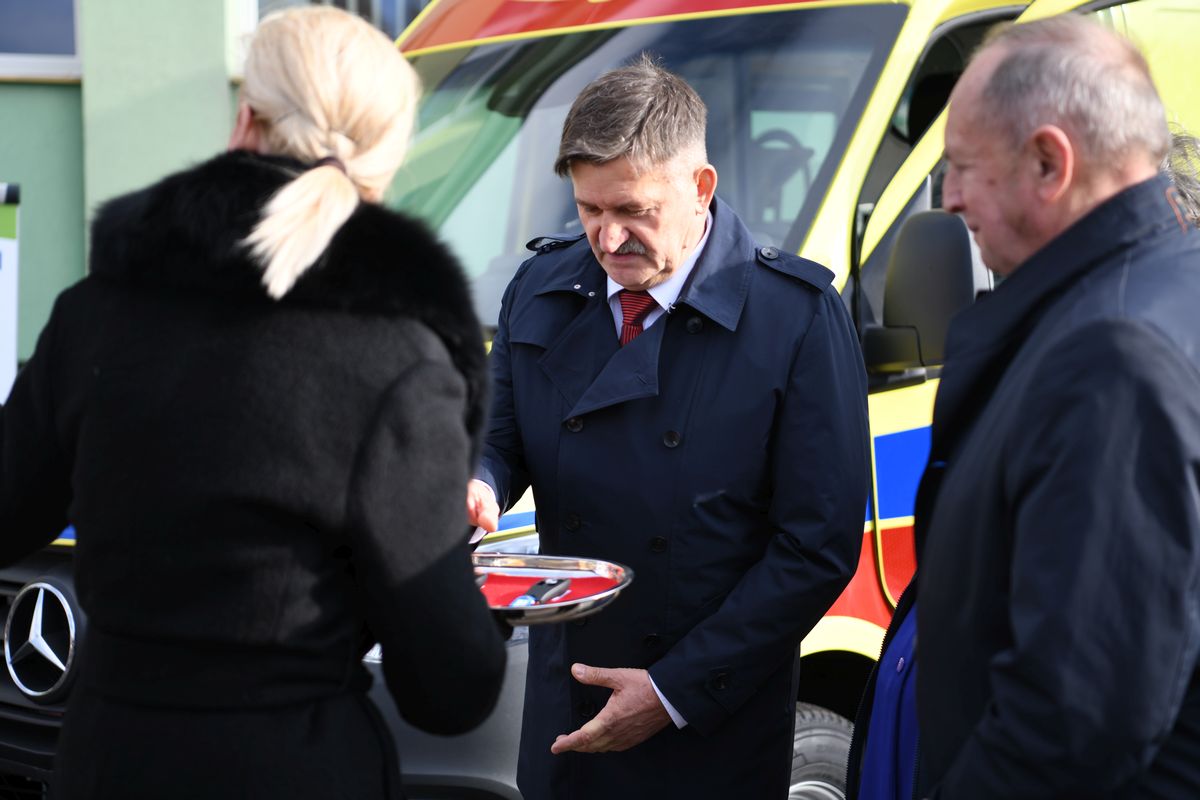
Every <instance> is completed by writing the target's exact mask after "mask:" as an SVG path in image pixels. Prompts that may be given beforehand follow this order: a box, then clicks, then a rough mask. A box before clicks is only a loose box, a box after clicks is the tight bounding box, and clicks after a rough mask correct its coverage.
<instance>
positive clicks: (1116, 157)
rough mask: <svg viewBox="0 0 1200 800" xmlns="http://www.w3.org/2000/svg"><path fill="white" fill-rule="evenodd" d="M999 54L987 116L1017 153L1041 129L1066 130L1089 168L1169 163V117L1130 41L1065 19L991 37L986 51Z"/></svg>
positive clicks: (1076, 18)
mask: <svg viewBox="0 0 1200 800" xmlns="http://www.w3.org/2000/svg"><path fill="white" fill-rule="evenodd" d="M994 47H1001V48H1003V49H1004V50H1005V51H1007V52H1006V53H1005V55H1004V56H1003V57H1002V58H1001V60H1000V62H999V64H998V65H997V66H996V68H995V70H994V71H993V72H992V74H991V76H990V78H989V80H988V82H987V85H986V86H985V87H984V89H983V98H984V101H985V102H984V108H985V112H984V113H985V114H986V115H987V116H988V119H987V120H986V122H987V124H988V125H989V127H991V128H992V129H993V130H997V131H1001V132H1003V133H1004V134H1005V135H1007V137H1008V139H1009V142H1010V144H1011V145H1012V146H1013V147H1014V148H1015V147H1018V146H1020V144H1021V143H1022V142H1024V141H1025V140H1026V139H1027V138H1028V137H1029V136H1030V135H1031V134H1032V133H1033V132H1034V131H1035V130H1036V129H1037V128H1038V127H1039V126H1041V125H1045V124H1062V125H1063V127H1064V128H1067V129H1068V131H1069V133H1071V134H1073V135H1074V137H1076V138H1077V144H1078V146H1079V148H1080V150H1081V151H1082V155H1083V156H1084V157H1086V158H1087V159H1088V160H1089V162H1090V163H1092V164H1111V165H1116V166H1120V165H1124V164H1125V163H1127V161H1128V159H1129V157H1130V156H1131V155H1133V154H1144V155H1146V156H1147V157H1148V158H1149V159H1150V160H1151V161H1152V162H1153V163H1158V162H1160V161H1161V160H1162V159H1163V157H1164V156H1165V155H1166V153H1167V150H1168V149H1169V148H1170V145H1171V137H1170V132H1169V130H1168V128H1167V122H1166V111H1165V110H1164V108H1163V104H1162V100H1161V99H1160V98H1159V96H1158V91H1157V90H1156V89H1155V87H1154V81H1153V79H1152V78H1151V77H1150V68H1149V66H1148V65H1147V64H1146V59H1145V58H1144V57H1143V56H1142V54H1141V52H1140V51H1139V50H1138V49H1137V47H1135V46H1134V45H1133V43H1132V42H1130V41H1129V40H1128V39H1126V38H1125V37H1123V36H1120V35H1118V34H1116V33H1114V32H1113V31H1111V30H1109V29H1108V28H1106V27H1104V26H1103V25H1101V24H1100V23H1098V22H1094V21H1091V20H1087V19H1084V18H1083V17H1080V16H1077V15H1075V14H1065V15H1062V16H1058V17H1051V18H1049V19H1043V20H1037V21H1035V22H1029V23H1025V24H1021V25H1007V26H1002V27H1000V28H998V29H996V30H993V31H992V33H991V35H990V36H989V37H988V39H987V40H986V42H985V43H984V46H983V48H982V49H986V50H991V49H993V48H994Z"/></svg>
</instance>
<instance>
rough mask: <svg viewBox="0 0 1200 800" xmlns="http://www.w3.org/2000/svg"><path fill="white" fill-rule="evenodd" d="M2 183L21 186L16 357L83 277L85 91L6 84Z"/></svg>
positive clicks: (0, 137) (0, 113)
mask: <svg viewBox="0 0 1200 800" xmlns="http://www.w3.org/2000/svg"><path fill="white" fill-rule="evenodd" d="M0 182H3V183H18V184H20V185H21V206H20V231H19V232H20V245H19V246H20V250H21V259H20V276H19V278H18V280H19V291H18V300H17V302H18V304H19V307H20V310H19V316H20V318H19V320H18V323H19V331H18V336H17V352H18V358H21V359H25V358H28V357H29V355H30V354H31V353H32V352H33V347H34V344H35V343H36V342H37V335H38V333H39V332H40V331H41V329H42V326H43V325H45V322H46V318H47V317H48V316H49V314H50V307H51V306H52V305H53V303H54V298H55V297H56V296H57V295H58V293H59V292H60V291H61V290H62V289H64V288H65V287H67V286H70V285H71V284H72V283H74V282H75V281H77V280H79V279H80V278H81V277H83V225H84V215H83V209H84V201H83V147H82V127H81V124H80V102H79V86H78V85H71V84H35V83H24V84H22V83H0Z"/></svg>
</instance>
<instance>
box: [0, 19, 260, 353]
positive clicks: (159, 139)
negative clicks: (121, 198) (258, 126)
mask: <svg viewBox="0 0 1200 800" xmlns="http://www.w3.org/2000/svg"><path fill="white" fill-rule="evenodd" d="M240 5H241V4H240V3H239V2H238V0H187V2H166V0H154V1H153V2H151V1H150V0H79V4H78V13H79V20H78V31H79V37H78V38H79V48H80V52H81V53H82V54H83V59H82V60H83V74H82V77H81V81H80V82H79V83H38V82H28V81H25V82H22V81H14V80H6V79H5V76H4V75H0V182H5V183H19V184H20V185H21V211H20V214H21V220H20V248H21V262H20V263H21V267H20V270H21V272H20V295H19V300H18V302H19V311H18V313H19V315H20V320H19V333H18V343H17V349H18V356H19V357H20V358H21V359H25V358H28V357H29V355H30V354H31V353H32V352H33V348H34V345H35V344H36V342H37V336H38V333H39V332H40V331H41V329H42V327H43V326H44V325H45V323H46V319H47V317H48V316H49V313H50V309H51V307H52V305H53V302H54V298H55V297H56V296H57V295H58V293H59V292H61V291H62V290H63V289H65V288H66V287H68V286H70V285H71V284H73V283H75V282H76V281H77V280H79V279H80V278H81V277H83V275H84V270H85V266H84V265H85V261H86V257H85V252H86V247H87V224H88V223H89V222H90V220H91V218H92V215H93V214H94V212H95V210H96V208H97V207H98V206H99V205H100V204H101V203H103V202H104V201H105V200H108V199H110V198H112V197H114V196H116V195H119V194H123V193H125V192H128V191H130V190H133V189H137V188H140V187H142V186H145V185H146V184H148V183H151V182H153V181H155V180H157V179H158V178H161V177H162V176H164V175H167V174H169V173H171V172H174V171H176V170H179V169H182V168H184V167H187V166H189V165H191V164H195V163H197V162H199V161H202V160H204V159H206V158H208V157H210V156H212V155H215V154H216V153H217V152H219V151H221V150H223V149H224V147H225V142H226V141H227V139H228V136H229V130H230V128H231V127H232V124H233V117H234V112H235V109H236V96H237V90H236V87H233V86H232V85H231V83H230V79H229V67H228V65H227V58H228V55H227V50H228V49H229V48H228V47H227V45H229V43H230V42H231V41H232V39H231V38H230V34H229V33H228V30H229V26H230V25H231V24H232V23H233V22H234V20H235V18H236V16H237V13H238V11H237V9H238V7H239V6H240Z"/></svg>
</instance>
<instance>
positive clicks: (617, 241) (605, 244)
mask: <svg viewBox="0 0 1200 800" xmlns="http://www.w3.org/2000/svg"><path fill="white" fill-rule="evenodd" d="M628 238H629V231H627V230H625V228H624V226H622V225H618V224H617V223H615V222H601V223H600V236H599V240H600V241H599V244H600V249H601V250H603V251H604V252H606V253H612V252H615V251H616V249H617V248H618V247H620V246H621V245H623V244H625V241H626V240H627V239H628Z"/></svg>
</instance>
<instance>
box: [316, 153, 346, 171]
mask: <svg viewBox="0 0 1200 800" xmlns="http://www.w3.org/2000/svg"><path fill="white" fill-rule="evenodd" d="M319 167H336V168H337V170H338V171H339V172H341V173H342V174H343V175H347V172H346V165H345V164H343V163H342V160H341V159H340V158H338V157H336V156H325V157H324V158H322V159H318V160H317V161H316V162H314V163H313V165H312V167H310V169H317V168H319Z"/></svg>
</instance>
